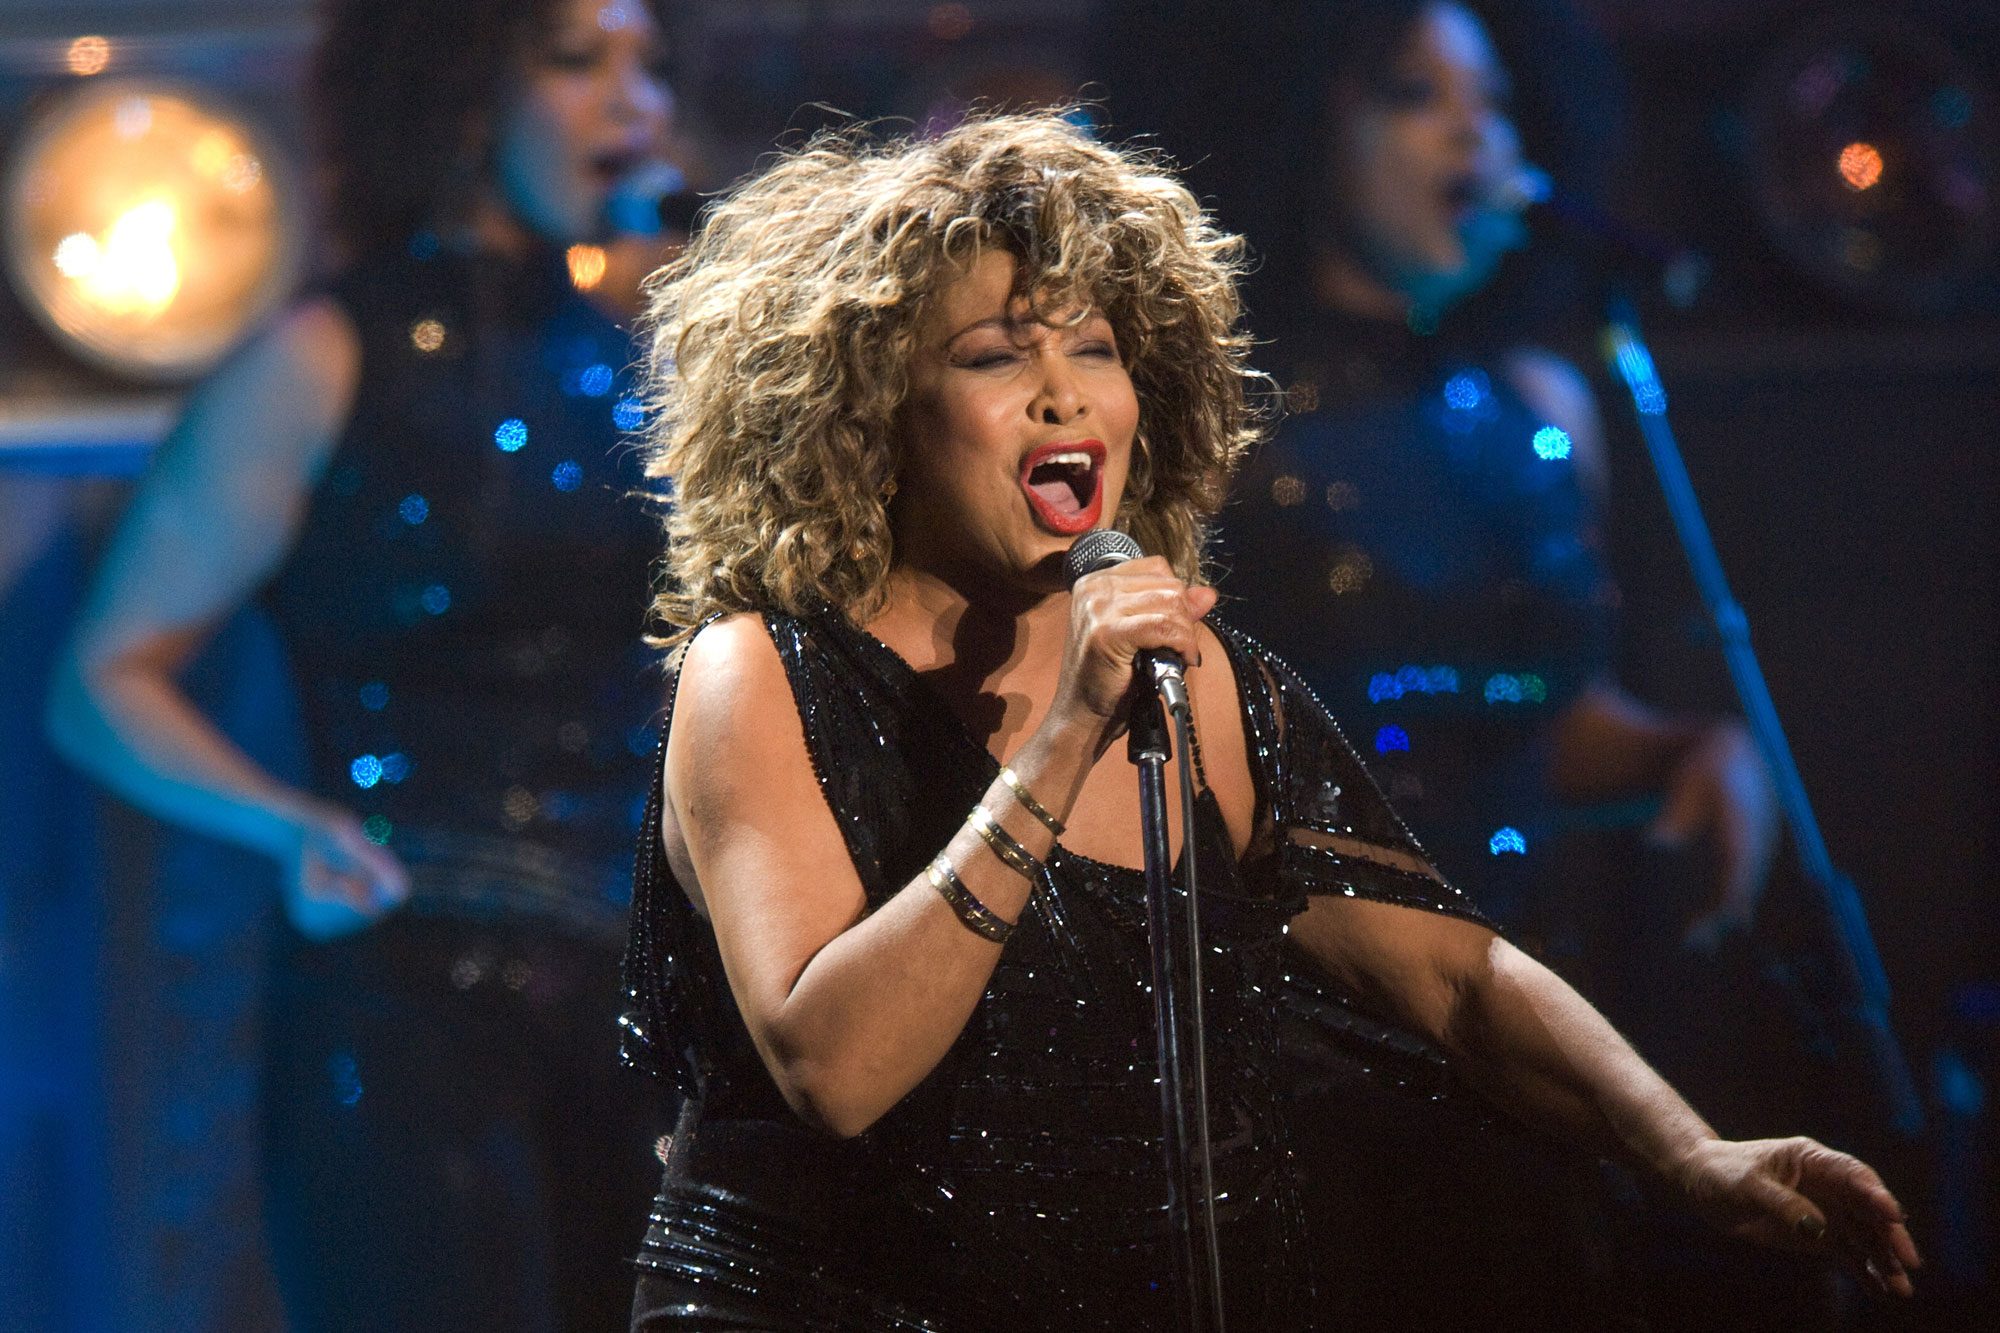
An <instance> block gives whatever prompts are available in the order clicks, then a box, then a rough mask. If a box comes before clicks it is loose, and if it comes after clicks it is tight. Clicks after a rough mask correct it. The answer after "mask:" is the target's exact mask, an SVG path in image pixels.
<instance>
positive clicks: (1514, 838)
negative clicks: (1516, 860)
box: [1486, 827, 1528, 856]
mask: <svg viewBox="0 0 2000 1333" xmlns="http://www.w3.org/2000/svg"><path fill="white" fill-rule="evenodd" d="M1486 850H1487V851H1489V852H1491V853H1493V855H1495V856H1504V855H1506V854H1507V853H1508V852H1512V853H1513V854H1514V855H1516V856H1525V855H1527V852H1528V840H1527V839H1526V838H1524V837H1522V836H1521V830H1519V829H1517V828H1511V827H1510V828H1503V829H1497V830H1495V831H1494V834H1493V836H1492V837H1491V838H1490V839H1488V840H1487V843H1486Z"/></svg>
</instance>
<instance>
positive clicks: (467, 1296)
mask: <svg viewBox="0 0 2000 1333" xmlns="http://www.w3.org/2000/svg"><path fill="white" fill-rule="evenodd" d="M662 58H663V53H662V37H661V31H660V28H659V26H658V24H657V22H656V20H655V17H654V15H653V14H652V12H651V11H650V10H649V9H648V8H647V7H646V6H645V5H643V4H638V3H627V2H625V0H615V2H612V3H606V2H605V0H505V2H504V3H495V2H494V0H343V3H338V4H336V5H334V6H333V8H332V10H331V13H330V14H329V17H328V23H327V27H326V31H325V35H324V39H323V42H322V45H321V49H320V51H319V53H318V63H317V73H316V78H315V83H314V88H313V93H314V98H315V111H316V113H317V118H318V123H319V128H320V131H321V137H322V140H323V143H322V147H323V150H324V153H325V166H326V175H327V181H326V183H327V186H328V189H327V198H328V200H329V202H330V205H331V207H330V212H329V216H328V219H327V220H328V222H329V223H330V224H331V230H332V232H333V233H334V236H335V238H336V239H337V240H338V241H339V242H340V243H341V244H342V246H343V247H344V251H345V253H344V256H343V258H344V260H345V267H344V269H343V270H342V271H341V272H340V274H339V276H337V277H336V278H335V279H334V280H333V281H332V282H330V283H328V284H326V285H325V286H324V287H323V288H322V289H320V290H319V291H317V292H314V293H312V294H309V295H308V296H306V297H305V298H304V299H302V300H301V301H300V302H299V303H298V304H297V305H296V306H295V307H294V308H293V309H291V310H290V311H288V312H286V313H285V314H283V315H282V316H281V317H279V318H278V319H276V320H275V321H273V323H272V324H271V325H270V326H269V327H268V328H266V329H265V330H263V331H262V332H261V333H259V334H258V335H257V336H255V337H254V338H252V339H251V340H250V341H249V343H248V344H247V345H246V346H244V347H243V348H242V349H241V350H240V351H238V352H237V353H236V354H235V355H234V357H233V358H232V359H231V360H230V361H229V362H228V363H227V364H226V365H224V367H223V368H222V369H221V370H219V371H217V372H216V373H215V375H214V376H213V377H212V378H211V379H210V380H209V381H208V382H206V383H204V384H203V385H201V386H200V387H199V388H198V389H197V390H196V392H195V394H194V396H193V398H192V400H191V402H190V405H189V407H188V409H187V412H186V414H185V415H184V417H183V418H182V419H181V421H180V423H179V424H178V425H177V426H176V427H175V429H174V431H173V433H172V435H171V437H170V438H169V439H168V441H167V442H166V444H165V445H164V446H163V447H162V449H161V451H160V456H159V458H158V460H157V463H156V465H155V467H154V469H153V471H152V472H151V474H150V475H149V476H148V478H147V479H146V481H145V483H144V485H143V486H142V487H141V489H140V492H139V494H138V496H137V498H136V500H135V502H134V504H133V507H132V509H131V512H130V514H129V515H128V516H127V518H126V520H125V522H124V525H123V527H122V529H121V530H120V532H119V533H118V535H117V538H116V540H115V542H114V543H113V545H112V548H111V550H110V553H109V556H108V559H107V561H106V563H105V566H104V568H103V570H102V571H101V573H100V575H99V577H98V582H97V586H96V589H95V592H94V596H93V598H92V600H91V602H90V605H89V607H88V609H87V611H86V614H85V616H84V618H83V619H82V621H81V623H80V626H79V628H78V630H77V633H76V638H75V642H74V644H73V646H72V649H71V654H70V659H69V663H68V667H67V671H66V674H65V678H64V679H63V681H62V683H61V684H60V685H59V687H58V690H57V693H56V697H55V699H54V701H53V704H52V721H53V726H54V731H55V734H56V736H57V737H58V739H59V741H60V743H61V744H62V747H63V749H64V750H65V751H66V752H67V753H68V754H69V755H70V756H71V757H73V758H74V759H76V760H77V761H78V762H80V763H81V764H82V765H83V766H85V767H86V768H88V769H90V770H91V771H92V772H94V773H95V774H97V775H98V776H99V777H100V778H102V779H103V780H104V781H105V782H106V783H108V784H109V785H111V786H113V787H114V788H116V789H117V790H118V791H120V792H121V793H122V794H124V795H126V796H128V797H130V798H131V799H132V800H134V801H136V802H137V803H139V804H140V805H142V806H144V807H145V808H147V809H149V810H151V811H153V812H155V813H157V814H159V815H161V816H162V817H164V818H168V819H171V820H174V821H176V822H178V823H181V824H183V825H185V826H187V827H189V828H192V829H196V830H199V831H202V832H205V833H208V834H211V835H213V836H216V837H219V838H222V839H225V840H227V841H230V842H234V843H237V844H240V845H243V846H246V847H250V848H254V849H257V850H261V851H264V852H267V853H269V854H270V855H271V856H272V857H274V858H276V859H277V860H278V861H280V862H281V863H282V870H283V875H284V889H285V900H286V908H287V910H288V915H289V917H290V919H291V922H292V924H293V925H294V926H295V927H296V933H294V934H290V935H288V937H287V938H286V939H285V940H284V941H283V947H282V958H281V959H280V960H279V962H278V966H277V976H276V979H275V983H274V987H273V990H274V994H273V997H272V1007H271V1010H270V1016H269V1021H268V1023H267V1050H266V1052H265V1055H266V1060H265V1071H264V1079H265V1101H266V1108H267V1116H266V1144H265V1147H266V1153H267V1158H268V1170H269V1181H268V1186H269V1198H270V1203H269V1215H270V1218H271V1223H272V1227H273V1233H274V1234H273V1245H272V1249H273V1252H274V1255H275V1259H276V1263H277V1267H278V1270H279V1271H278V1277H279V1282H280V1286H281V1288H282V1290H283V1293H284V1296H285V1301H286V1307H287V1313H288V1316H289V1318H290V1320H291V1323H292V1325H293V1327H296V1328H299V1329H329V1330H354V1329H363V1328H366V1329H413V1330H415V1329H421V1330H426V1333H435V1331H436V1330H445V1329H480V1330H499V1329H522V1330H527V1329H551V1328H573V1329H601V1328H604V1327H607V1326H611V1325H613V1324H615V1323H616V1322H618V1321H620V1320H622V1319H623V1317H624V1313H625V1310H626V1308H627V1307H628V1305H629V1302H630V1290H631V1280H630V1270H629V1268H627V1267H626V1266H625V1265H623V1264H621V1263H619V1262H618V1261H617V1260H616V1259H615V1258H613V1257H611V1253H612V1252H615V1251H616V1250H617V1249H618V1248H620V1247H629V1245H630V1243H631V1240H632V1238H633V1237H635V1236H636V1234H637V1222H636V1217H635V1215H634V1210H636V1209H639V1208H642V1207H643V1202H644V1191H643V1189H639V1190H635V1189H634V1182H633V1176H634V1175H635V1174H637V1173H641V1170H642V1165H643V1163H644V1162H646V1161H647V1160H649V1159H650V1151H649V1149H650V1140H651V1137H652V1135H651V1133H650V1132H649V1129H650V1126H651V1124H652V1121H651V1119H650V1118H649V1117H650V1113H649V1110H648V1108H647V1105H646V1100H647V1099H646V1098H645V1096H644V1095H643V1094H644V1088H643V1086H642V1085H641V1083H640V1081H639V1080H637V1079H633V1078H631V1077H630V1075H629V1074H625V1073H624V1072H623V1071H620V1070H618V1069H617V1068H616V1060H615V1045H616V1041H615V1032H616V1028H615V1017H616V994H617V989H616V976H617V958H618V948H619V944H620V942H621V941H622V937H623V932H624V917H625V913H624V902H625V897H626V894H627V892H628V891H629V884H630V878H629V860H630V847H631V838H632V835H633V831H634V829H635V828H636V827H637V824H638V816H639V809H640V803H642V802H643V799H644V796H643V783H644V775H645V763H644V760H643V756H644V755H645V754H646V753H648V752H649V750H650V747H651V742H652V736H651V733H650V732H647V731H645V730H644V729H645V727H646V723H647V721H648V719H649V717H650V716H651V711H652V707H653V697H652V696H653V694H654V689H653V685H652V681H653V679H654V677H653V674H652V672H651V670H650V669H649V664H648V661H647V658H648V654H646V653H645V651H644V650H643V647H642V645H641V644H640V643H639V634H640V630H641V627H642V625H643V622H644V612H645V606H646V599H647V590H646V569H647V562H648V560H649V558H650V557H651V555H652V554H653V552H654V550H655V549H656V547H657V537H656V536H655V535H654V528H655V526H656V525H655V523H654V521H653V520H652V519H650V518H649V517H648V516H646V515H645V514H644V512H643V510H641V509H639V508H637V507H636V506H635V505H633V504H631V503H628V501H627V497H628V495H629V493H630V492H631V491H632V490H633V488H634V487H635V486H636V485H637V484H639V483H641V482H643V477H642V476H641V475H639V472H638V469H637V467H636V465H635V464H633V463H632V462H631V461H630V458H629V450H627V451H623V452H624V458H623V459H622V460H621V457H620V452H621V451H620V450H619V445H620V442H621V439H622V436H623V428H625V427H627V426H629V425H631V424H632V421H631V418H632V415H633V414H634V413H635V412H636V410H637V409H636V404H635V402H634V401H633V400H632V399H631V398H630V396H629V388H630V385H629V375H627V374H626V373H625V367H627V365H628V364H629V362H630V361H631V359H632V351H631V343H630V341H629V339H628V338H627V337H626V335H625V334H623V333H622V332H621V331H620V330H619V329H618V328H617V327H616V326H615V325H614V324H613V323H612V322H611V320H610V318H608V317H607V315H606V314H605V313H603V312H602V311H600V310H598V309H596V308H594V307H593V306H592V305H590V304H588V303H587V302H586V301H585V300H584V299H582V298H581V297H580V296H579V294H578V293H577V291H575V290H574V289H573V287H572V284H571V281H570V278H569V276H568V273H567V272H566V268H565V263H564V249H563V247H565V246H568V245H570V244H572V243H576V242H585V241H592V240H597V241H603V242H605V243H606V244H614V242H613V241H612V238H609V237H607V236H605V235H603V234H602V229H601V226H600V222H599V218H600V216H601V215H602V214H603V213H604V211H605V209H606V204H607V196H608V195H609V194H610V193H611V192H612V190H613V188H614V186H616V185H617V184H618V182H619V181H620V180H621V179H623V178H625V177H627V176H628V175H631V174H633V173H636V172H639V171H641V170H642V169H645V168H646V167H647V166H648V164H650V163H653V162H654V161H655V159H656V157H657V155H658V154H660V153H661V151H662V148H663V140H664V137H665V135H666V133H667V129H668V114H669V109H670V100H669V93H668V90H667V88H666V86H665V84H664V82H663V80H662V74H661V69H660V65H661V61H662ZM648 244H649V245H650V247H651V249H652V252H653V255H654V258H653V260H652V261H651V262H653V263H657V262H658V253H659V251H658V242H657V241H656V240H655V241H652V242H649V243H648ZM251 601H255V602H257V603H259V604H260V605H261V606H262V607H263V608H264V609H265V610H266V611H267V612H268V613H269V615H270V616H271V617H272V619H273V620H274V621H275V622H276V624H277V627H278V629H279V631H280V633H281V635H282V638H283V640H284V644H285V647H286V650H287V655H288V657H289V659H290V663H291V666H292V668H293V673H294V675H295V677H296V681H297V686H298V690H299V695H300V701H301V704H302V708H303V716H304V724H305V740H306V750H307V755H308V758H309V769H308V771H307V773H306V774H305V777H304V781H303V783H302V784H301V785H297V786H294V785H292V783H290V782H289V781H286V780H284V779H283V778H282V777H281V776H280V775H275V774H272V773H268V772H265V771H263V770H261V769H259V768H258V767H257V766H256V765H254V764H252V763H251V762H250V761H249V760H248V759H247V758H246V757H245V756H244V755H242V754H241V753H240V752H238V751H237V750H235V749H234V748H233V747H232V746H231V745H230V744H229V743H228V742H227V741H226V740H225V739H224V738H223V737H222V736H221V735H220V734H219V733H218V732H217V731H216V730H215V729H214V728H213V727H212V726H211V725H210V723H209V721H208V720H207V719H206V718H205V717H203V716H202V715H200V714H199V713H198V712H197V711H196V710H195V709H194V708H193V707H192V706H191V705H190V704H189V702H188V700H187V698H186V696H185V695H183V694H182V693H181V691H180V688H179V686H178V684H177V681H176V673H177V671H178V670H179V669H180V668H181V667H182V666H183V665H184V664H186V663H187V662H188V661H189V660H190V658H191V657H192V656H193V655H194V654H196V653H197V652H198V651H199V650H200V648H201V647H202V645H203V644H204V643H205V642H206V641H207V640H208V638H209V637H210V635H211V633H212V632H213V630H214V628H215V627H216V626H217V625H218V624H219V623H220V622H222V621H223V620H225V619H226V618H227V617H228V616H229V615H230V614H231V613H232V612H233V611H234V610H236V609H237V608H238V607H239V606H241V605H243V604H244V603H246V602H251ZM399 905H400V907H399Z"/></svg>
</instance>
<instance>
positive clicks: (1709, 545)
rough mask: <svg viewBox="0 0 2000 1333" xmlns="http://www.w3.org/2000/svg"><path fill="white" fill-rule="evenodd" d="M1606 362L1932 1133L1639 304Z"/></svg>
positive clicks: (1622, 318)
mask: <svg viewBox="0 0 2000 1333" xmlns="http://www.w3.org/2000/svg"><path fill="white" fill-rule="evenodd" d="M1604 336H1605V346H1604V354H1605V359H1606V360H1607V361H1608V362H1609V363H1610V365H1611V369H1612V372H1613V373H1614V374H1615V375H1616V376H1617V377H1618V379H1619V381H1620V382H1621V383H1623V384H1624V385H1625V387H1626V389H1627V390H1629V391H1630V393H1631V395H1632V405H1633V407H1634V409H1636V411H1637V413H1638V421H1639V433H1640V435H1641V436H1643V437H1644V439H1645V441H1646V451H1647V453H1648V454H1650V455H1651V457H1652V460H1653V470H1654V472H1655V473H1656V474H1657V475H1658V477H1659V482H1660V494H1661V496H1662V497H1663V498H1664V499H1665V501H1666V505H1667V512H1668V513H1669V514H1670V515H1671V516H1672V518H1673V522H1674V531H1675V533H1676V534H1677V535H1678V536H1679V538H1680V543H1681V549H1682V551H1683V553H1684V554H1685V555H1686V556H1687V561H1688V567H1689V569H1690V570H1691V571H1692V572H1693V574H1694V581H1695V586H1696V587H1697V588H1698V589H1699V590H1700V592H1701V599H1702V603H1703V605H1704V606H1706V608H1707V610H1708V615H1709V619H1710V620H1711V621H1712V622H1713V623H1714V625H1715V631H1716V634H1717V636H1718V637H1719V638H1720V640H1721V643H1722V657H1723V661H1724V662H1725V663H1726V664H1727V665H1728V668H1729V678H1730V681H1731V682H1732V683H1733V684H1734V685H1735V687H1736V697H1737V699H1738V701H1739V702H1740V703H1741V704H1742V707H1743V717H1744V720H1745V722H1746V723H1747V724H1748V725H1749V728H1750V734H1751V737H1752V738H1753V739H1754V740H1755V741H1756V744H1757V751H1758V753H1759V754H1761V755H1762V756H1763V759H1764V763H1765V766H1766V767H1767V768H1768V770H1769V771H1770V774H1771V781H1772V783H1773V784H1774V785H1775V786H1776V787H1777V791H1778V800H1779V803H1780V805H1781V806H1782V808H1783V810H1784V814H1785V825H1786V827H1787V828H1788V829H1789V830H1790V831H1791V835H1792V845H1793V846H1794V847H1795V848H1796V849H1797V850H1798V855H1799V860H1800V862H1801V864H1802V865H1803V867H1804V869H1805V872H1806V877H1807V878H1808V879H1809V880H1811V881H1812V884H1813V887H1814V889H1815V890H1816V891H1817V893H1818V895H1819V900H1820V903H1821V906H1822V907H1824V909H1825V911H1826V915H1827V918H1828V921H1829V923H1830V924H1831V925H1832V927H1833V932H1832V933H1833V937H1834V940H1835V941H1836V942H1837V944H1838V945H1839V946H1840V948H1839V954H1840V959H1839V961H1840V968H1839V973H1840V976H1841V978H1842V981H1843V983H1844V988H1845V990H1846V992H1847V996H1848V1000H1849V1002H1850V1004H1851V1006H1852V1013H1853V1017H1854V1019H1855V1021H1856V1024H1857V1025H1858V1026H1859V1027H1860V1029H1861V1031H1862V1032H1863V1033H1864V1034H1865V1036H1866V1039H1867V1043H1868V1054H1869V1059H1870V1063H1871V1064H1872V1066H1873V1068H1874V1071H1875V1077H1876V1081H1877V1084H1878V1086H1879V1088H1880V1091H1881V1093H1882V1097H1883V1100H1884V1103H1885V1104H1886V1107H1887V1109H1888V1112H1889V1118H1890V1123H1891V1124H1893V1125H1894V1126H1895V1128H1896V1130H1897V1132H1898V1133H1900V1134H1902V1135H1904V1136H1905V1137H1908V1138H1915V1137H1916V1136H1917V1135H1919V1134H1921V1133H1922V1132H1923V1127H1924V1107H1923V1101H1922V1099H1921V1098H1920V1097H1919V1096H1918V1095H1917V1087H1916V1082H1915V1080H1914V1079H1913V1078H1912V1077H1911V1074H1910V1067H1909V1063H1908V1061H1907V1060H1906V1059H1905V1058H1904V1055H1903V1050H1902V1047H1901V1045H1900V1044H1899V1043H1898V1042H1897V1040H1896V1034H1895V1030H1894V1029H1893V1028H1891V1027H1890V1025H1889V978H1888V975H1887V974H1886V973H1885V972H1884V971H1883V970H1882V960H1881V957H1880V956H1879V955H1878V954H1877V953H1876V951H1875V940H1874V937H1873V936H1872V935H1871V934H1870V933H1869V930H1868V918H1867V916H1866V915H1865V914H1864V913H1863V911H1862V908H1861V898H1860V896H1859V895H1858V894H1857V893H1856V892H1855V888H1854V883H1853V881H1852V880H1850V879H1848V878H1847V876H1846V875H1844V874H1842V873H1841V872H1840V871H1839V870H1838V869H1837V868H1836V867H1835V866H1834V864H1833V857H1832V855H1831V854H1830V853H1829V852H1828V851H1827V846H1826V838H1825V837H1824V836H1823V835H1822V834H1821V832H1820V827H1819V819H1818V817H1817V816H1816V815H1815V814H1814V813H1813V808H1812V802H1811V800H1810V798H1809V797H1808V796H1807V795H1806V788H1805V782H1804V780H1803V779H1802V778H1801V777H1800V776H1799V769H1798V765H1797V763H1796V762H1795V761H1794V760H1793V758H1792V748H1791V744H1790V742H1788V741H1787V740H1786V739H1785V731H1784V726H1783V724H1782V723H1780V722H1779V720H1778V710H1777V708H1776V706H1775V705H1774V704H1773V703H1772V702H1771V692H1770V689H1769V687H1768V686H1767V685H1766V684H1765V682H1764V671H1763V668H1762V667H1761V666H1760V665H1759V664H1758V661H1757V655H1756V652H1755V651H1754V650H1753V649H1752V648H1751V646H1750V622H1749V620H1748V618H1747V617H1745V615H1744V614H1743V608H1742V607H1741V606H1740V605H1738V604H1737V601H1736V599H1735V597H1734V596H1733V595H1732V594H1731V593H1730V591H1729V581H1728V578H1727V576H1726V575H1724V573H1723V570H1722V560H1721V558H1720V557H1719V556H1718V555H1717V554H1716V550H1715V541H1714V539H1713V537H1711V535H1710V534H1709V530H1708V522H1707V520H1706V519H1705V518H1704V517H1703V516H1702V512H1701V503H1700V501H1699V500H1697V499H1696V498H1695V493H1694V483H1693V482H1692V481H1691V480H1690V479H1689V478H1688V473H1687V467H1686V465H1685V464H1684V463H1683V462H1682V461H1681V454H1680V448H1679V446H1678V445H1677V444H1676V443H1675V441H1674V433H1673V429H1672V428H1671V427H1670V426H1669V425H1668V424H1667V394H1666V389H1665V388H1664V387H1663V386H1662V385H1661V383H1660V376H1659V373H1658V371H1657V370H1656V369H1655V368H1654V365H1653V357H1652V353H1651V352H1649V351H1648V350H1647V349H1646V344H1645V342H1644V341H1643V340H1642V339H1641V338H1640V335H1639V323H1638V317H1637V315H1636V314H1635V313H1634V312H1633V309H1632V306H1631V304H1630V303H1629V302H1627V301H1624V300H1614V301H1613V302H1611V303H1610V307H1609V309H1608V311H1607V319H1606V324H1605V331H1604Z"/></svg>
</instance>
